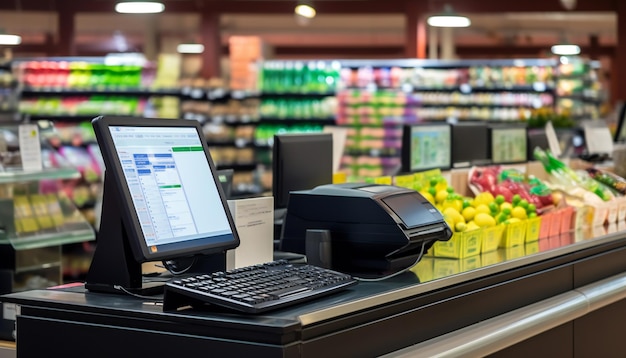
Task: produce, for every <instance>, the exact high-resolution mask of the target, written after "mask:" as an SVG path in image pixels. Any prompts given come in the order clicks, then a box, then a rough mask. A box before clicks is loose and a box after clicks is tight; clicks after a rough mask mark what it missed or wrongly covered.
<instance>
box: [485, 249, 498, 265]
mask: <svg viewBox="0 0 626 358" xmlns="http://www.w3.org/2000/svg"><path fill="white" fill-rule="evenodd" d="M480 259H481V261H482V265H483V267H485V266H490V265H495V264H497V263H500V262H502V253H501V252H500V250H495V251H489V252H483V253H482V254H480Z"/></svg>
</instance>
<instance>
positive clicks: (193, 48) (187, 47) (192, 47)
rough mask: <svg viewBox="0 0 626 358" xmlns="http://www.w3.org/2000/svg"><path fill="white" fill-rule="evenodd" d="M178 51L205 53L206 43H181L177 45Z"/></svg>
mask: <svg viewBox="0 0 626 358" xmlns="http://www.w3.org/2000/svg"><path fill="white" fill-rule="evenodd" d="M176 51H178V53H203V52H204V45H202V44H192V43H188V44H180V45H178V46H177V47H176Z"/></svg>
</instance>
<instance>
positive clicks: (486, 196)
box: [474, 191, 496, 205]
mask: <svg viewBox="0 0 626 358" xmlns="http://www.w3.org/2000/svg"><path fill="white" fill-rule="evenodd" d="M494 200H496V199H495V198H494V197H493V194H491V193H490V192H488V191H486V192H483V193H480V194H478V195H476V197H475V198H474V205H480V204H485V205H489V203H491V202H493V201H494Z"/></svg>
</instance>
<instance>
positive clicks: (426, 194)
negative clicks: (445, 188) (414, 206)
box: [420, 190, 435, 204]
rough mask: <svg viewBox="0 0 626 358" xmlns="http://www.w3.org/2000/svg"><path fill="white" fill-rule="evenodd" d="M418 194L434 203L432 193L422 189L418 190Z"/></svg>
mask: <svg viewBox="0 0 626 358" xmlns="http://www.w3.org/2000/svg"><path fill="white" fill-rule="evenodd" d="M420 194H422V196H423V197H424V199H426V200H428V201H429V202H430V203H431V204H434V203H435V198H434V197H433V196H432V195H430V193H429V192H427V191H425V190H422V191H420Z"/></svg>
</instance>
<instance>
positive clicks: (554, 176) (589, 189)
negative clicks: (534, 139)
mask: <svg viewBox="0 0 626 358" xmlns="http://www.w3.org/2000/svg"><path fill="white" fill-rule="evenodd" d="M533 154H534V157H535V159H537V160H539V161H540V162H541V164H543V167H544V169H545V170H546V172H547V173H548V174H550V178H551V181H552V183H553V184H554V185H555V186H557V187H559V188H561V189H563V191H564V192H566V193H568V194H570V195H576V196H581V197H583V198H585V200H586V201H588V202H589V203H595V204H601V203H602V202H606V201H609V200H611V199H613V198H614V197H615V194H613V193H612V192H611V190H610V189H609V188H607V187H606V185H604V184H602V183H601V182H599V181H597V180H594V179H592V178H591V177H590V176H589V175H587V173H586V172H585V171H581V172H580V173H579V172H576V171H574V170H573V169H571V168H570V167H568V166H567V165H565V163H563V162H562V161H560V160H559V159H557V158H555V157H554V156H553V155H552V154H551V153H550V151H544V150H542V149H540V148H536V149H535V151H534V153H533ZM581 174H582V175H581Z"/></svg>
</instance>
